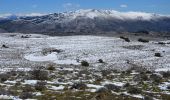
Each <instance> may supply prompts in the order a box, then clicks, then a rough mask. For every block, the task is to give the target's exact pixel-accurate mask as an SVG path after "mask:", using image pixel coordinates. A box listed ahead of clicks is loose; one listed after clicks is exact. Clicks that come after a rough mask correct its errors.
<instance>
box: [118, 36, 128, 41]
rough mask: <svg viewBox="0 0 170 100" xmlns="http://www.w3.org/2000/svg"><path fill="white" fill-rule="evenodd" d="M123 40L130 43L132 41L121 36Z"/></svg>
mask: <svg viewBox="0 0 170 100" xmlns="http://www.w3.org/2000/svg"><path fill="white" fill-rule="evenodd" d="M120 38H121V39H123V40H125V41H126V42H130V39H129V38H127V37H123V36H120Z"/></svg>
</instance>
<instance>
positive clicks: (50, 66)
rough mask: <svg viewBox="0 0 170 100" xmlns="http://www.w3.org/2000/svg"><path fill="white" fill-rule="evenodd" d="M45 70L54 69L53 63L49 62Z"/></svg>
mask: <svg viewBox="0 0 170 100" xmlns="http://www.w3.org/2000/svg"><path fill="white" fill-rule="evenodd" d="M47 70H50V71H53V70H55V67H54V65H53V64H49V65H48V66H47Z"/></svg>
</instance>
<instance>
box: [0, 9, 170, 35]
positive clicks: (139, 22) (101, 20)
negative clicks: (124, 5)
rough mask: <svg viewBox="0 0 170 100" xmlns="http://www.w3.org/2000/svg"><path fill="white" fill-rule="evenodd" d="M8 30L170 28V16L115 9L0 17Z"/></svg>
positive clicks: (66, 32)
mask: <svg viewBox="0 0 170 100" xmlns="http://www.w3.org/2000/svg"><path fill="white" fill-rule="evenodd" d="M0 28H1V29H4V30H6V31H8V32H26V33H30V32H31V33H53V34H54V35H59V34H60V35H61V34H62V35H70V34H87V33H88V34H92V33H98V32H112V31H116V32H117V31H120V32H122V31H128V32H135V31H140V30H147V31H156V32H170V16H165V15H160V14H152V13H144V12H118V11H115V10H95V9H87V10H77V11H72V12H64V13H53V14H48V15H39V16H16V17H15V18H10V19H9V20H6V21H4V20H0Z"/></svg>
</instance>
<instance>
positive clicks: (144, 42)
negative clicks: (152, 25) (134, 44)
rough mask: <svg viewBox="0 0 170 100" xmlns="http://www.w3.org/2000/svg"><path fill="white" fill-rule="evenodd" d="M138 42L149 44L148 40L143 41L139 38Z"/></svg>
mask: <svg viewBox="0 0 170 100" xmlns="http://www.w3.org/2000/svg"><path fill="white" fill-rule="evenodd" d="M138 41H139V42H143V43H147V42H149V40H147V39H142V38H139V39H138Z"/></svg>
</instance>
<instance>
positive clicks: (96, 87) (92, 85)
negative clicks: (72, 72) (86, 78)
mask: <svg viewBox="0 0 170 100" xmlns="http://www.w3.org/2000/svg"><path fill="white" fill-rule="evenodd" d="M87 87H89V88H95V89H99V88H102V87H103V86H101V85H94V84H87Z"/></svg>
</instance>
